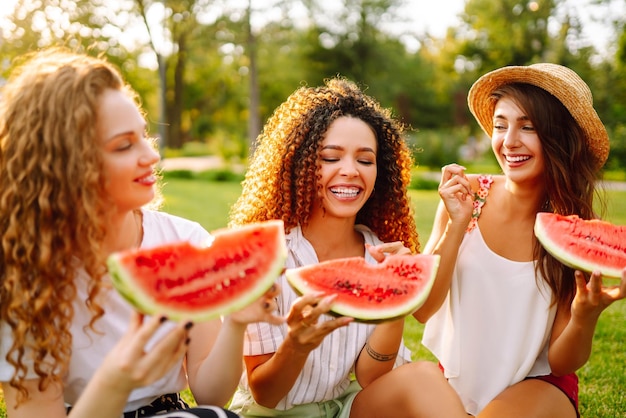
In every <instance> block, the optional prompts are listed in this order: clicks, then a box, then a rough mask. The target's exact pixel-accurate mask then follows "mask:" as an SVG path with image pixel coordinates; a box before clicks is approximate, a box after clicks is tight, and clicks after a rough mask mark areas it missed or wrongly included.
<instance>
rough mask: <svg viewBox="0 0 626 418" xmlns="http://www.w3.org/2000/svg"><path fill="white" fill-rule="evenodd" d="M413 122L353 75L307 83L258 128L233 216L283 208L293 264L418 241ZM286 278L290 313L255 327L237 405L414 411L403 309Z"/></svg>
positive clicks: (287, 412)
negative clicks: (360, 313)
mask: <svg viewBox="0 0 626 418" xmlns="http://www.w3.org/2000/svg"><path fill="white" fill-rule="evenodd" d="M404 129H405V128H404V126H402V125H401V124H400V123H399V122H398V121H396V120H395V119H394V118H392V116H391V113H390V111H389V110H388V109H384V108H382V107H381V106H380V105H379V103H378V102H376V101H375V100H374V99H373V98H371V97H369V96H367V95H366V94H364V93H363V92H362V91H361V90H360V89H359V88H358V86H357V85H356V84H354V83H353V82H350V81H347V80H345V79H342V78H333V79H331V80H328V81H327V82H326V84H325V85H324V86H319V87H302V88H299V89H298V90H296V91H295V92H294V93H293V94H292V95H291V96H290V97H289V98H288V99H287V100H286V101H285V102H284V103H283V104H282V105H280V106H279V107H278V108H277V109H276V111H275V112H274V114H273V115H272V116H271V118H270V119H269V120H268V121H267V123H266V125H265V127H264V129H263V132H262V133H261V135H260V136H259V138H258V141H257V144H256V150H255V153H254V155H253V157H252V161H251V164H250V166H249V169H248V172H247V175H246V178H245V180H244V183H243V191H242V194H241V196H240V198H239V199H238V201H237V202H236V203H235V205H234V207H233V208H232V211H231V218H230V219H231V225H242V224H247V223H250V222H258V221H264V220H269V219H282V220H283V221H284V224H285V228H286V233H287V248H288V260H287V265H286V266H287V268H294V267H298V266H303V265H308V264H314V263H318V262H322V261H325V260H331V259H336V258H341V257H354V256H361V257H363V256H364V257H365V258H366V260H367V261H368V262H370V263H374V262H376V261H380V260H381V259H383V258H384V253H409V252H410V253H417V252H418V250H419V243H418V234H417V231H416V227H415V223H414V218H413V210H412V205H411V202H410V200H409V196H408V194H407V193H408V192H407V190H408V185H409V182H410V178H411V174H410V170H411V167H412V159H411V153H410V150H409V149H408V147H407V144H406V142H405V138H404ZM281 280H282V281H281V282H280V284H281V289H282V291H281V294H280V296H279V297H278V298H277V302H278V312H279V313H280V314H282V315H287V323H286V324H283V325H281V326H278V327H270V326H264V325H263V324H259V326H256V325H251V326H249V327H248V331H247V336H246V343H245V348H244V359H245V363H246V370H247V374H246V376H245V377H244V379H242V383H241V384H240V387H239V389H238V391H237V393H236V394H235V397H234V399H233V402H232V404H231V408H232V409H233V410H235V411H237V412H239V413H240V414H242V415H243V416H246V417H257V416H263V417H266V416H293V417H295V416H298V417H304V416H306V417H348V416H353V417H360V418H364V417H371V416H394V417H402V416H407V417H408V416H411V406H410V403H411V402H412V400H413V398H414V397H413V394H411V393H410V390H411V385H410V381H408V380H406V378H409V379H410V376H411V375H412V374H411V372H410V370H409V369H407V366H410V365H409V364H407V365H402V364H404V363H407V362H409V361H410V353H409V351H408V350H407V349H406V347H405V346H404V345H403V343H402V333H403V327H404V319H403V318H402V319H399V320H394V321H390V322H386V323H381V324H378V325H375V324H364V323H356V322H354V321H353V320H352V318H348V317H338V318H337V317H334V316H331V315H329V314H328V310H329V307H330V305H331V303H332V301H333V295H324V294H308V295H303V296H302V297H300V298H298V295H297V294H296V293H295V292H294V291H293V290H292V289H291V287H290V286H289V285H288V284H287V282H286V281H285V278H284V276H283V277H282V278H281ZM399 365H402V366H401V367H394V366H399ZM353 375H354V376H355V377H356V380H354V379H353V378H352V377H353ZM362 388H363V389H362Z"/></svg>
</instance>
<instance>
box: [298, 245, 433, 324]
mask: <svg viewBox="0 0 626 418" xmlns="http://www.w3.org/2000/svg"><path fill="white" fill-rule="evenodd" d="M439 258H440V257H439V256H438V255H428V254H417V255H389V256H387V257H386V258H385V260H384V261H383V262H382V263H379V264H369V263H367V262H366V261H365V259H364V258H363V257H348V258H340V259H336V260H330V261H325V262H322V263H318V264H312V265H308V266H304V267H299V268H295V269H288V270H287V271H286V276H287V280H288V281H289V283H290V284H291V286H292V287H293V288H294V289H295V290H296V292H298V293H300V294H306V293H312V292H318V291H322V292H325V293H327V294H336V295H337V298H336V299H335V300H334V302H333V304H332V306H331V313H334V314H336V315H343V316H350V317H352V318H354V319H355V320H357V321H361V322H381V321H385V320H391V319H395V318H399V317H402V316H406V315H408V314H411V313H413V312H415V311H416V310H417V309H418V308H419V307H420V306H422V305H423V304H424V302H425V301H426V298H427V297H428V294H429V293H430V290H431V288H432V286H433V283H434V281H435V276H436V275H437V269H438V268H439Z"/></svg>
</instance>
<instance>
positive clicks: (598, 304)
mask: <svg viewBox="0 0 626 418" xmlns="http://www.w3.org/2000/svg"><path fill="white" fill-rule="evenodd" d="M624 298H626V269H624V270H623V271H622V278H621V281H620V284H619V285H617V286H603V285H602V277H601V275H600V274H599V272H594V273H592V274H591V277H590V279H589V282H588V283H587V282H586V280H585V277H584V275H583V273H581V272H580V271H577V272H576V296H575V297H574V301H573V302H572V304H571V307H570V306H563V305H560V306H559V307H558V310H557V315H556V318H555V321H554V325H553V327H552V337H551V341H550V349H549V351H548V360H549V362H550V367H551V369H552V372H553V373H554V374H556V375H564V374H568V373H573V372H575V371H576V370H578V369H579V368H580V367H582V366H583V365H584V364H585V363H586V362H587V360H588V359H589V356H590V355H591V346H592V342H593V335H594V332H595V328H596V325H597V323H598V319H599V317H600V314H601V313H602V312H603V311H604V310H605V309H606V308H608V307H609V306H610V305H611V304H612V303H613V302H615V301H617V300H620V299H624Z"/></svg>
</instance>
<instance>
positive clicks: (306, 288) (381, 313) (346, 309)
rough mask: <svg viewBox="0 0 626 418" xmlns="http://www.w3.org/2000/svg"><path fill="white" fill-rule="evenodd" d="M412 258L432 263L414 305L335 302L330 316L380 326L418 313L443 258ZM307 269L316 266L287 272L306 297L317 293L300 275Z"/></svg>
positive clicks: (434, 255)
mask: <svg viewBox="0 0 626 418" xmlns="http://www.w3.org/2000/svg"><path fill="white" fill-rule="evenodd" d="M412 257H427V258H428V259H429V260H430V263H431V264H430V267H431V270H430V275H429V276H428V277H425V278H424V279H425V283H424V285H423V286H422V287H421V289H420V293H419V295H418V296H419V297H416V298H415V299H413V300H412V301H411V302H412V303H410V304H409V303H405V304H403V305H399V306H397V307H393V308H386V309H381V306H380V305H376V307H375V308H374V309H372V308H356V307H353V306H350V305H349V304H345V303H340V302H334V303H333V304H332V305H331V307H330V311H329V312H328V314H330V315H333V316H346V317H351V318H354V320H355V321H357V322H363V323H373V324H378V323H382V322H387V321H393V320H395V319H399V318H403V317H405V316H407V315H410V314H412V313H413V312H415V311H417V310H418V309H419V308H421V307H422V305H423V304H424V303H425V302H426V300H427V299H428V296H429V295H430V291H431V290H432V287H433V284H434V283H435V278H436V277H437V270H438V268H439V261H440V259H441V257H440V256H439V255H436V254H417V255H413V256H412ZM307 267H314V265H311V266H304V267H299V268H292V269H287V270H286V271H285V276H286V277H287V281H288V282H289V284H290V285H291V287H292V288H293V289H294V291H295V292H296V293H297V294H299V295H304V294H307V293H313V292H316V291H317V289H315V288H313V287H312V286H310V285H309V284H308V283H307V281H305V280H304V279H303V278H302V277H301V275H300V272H301V271H306V269H307Z"/></svg>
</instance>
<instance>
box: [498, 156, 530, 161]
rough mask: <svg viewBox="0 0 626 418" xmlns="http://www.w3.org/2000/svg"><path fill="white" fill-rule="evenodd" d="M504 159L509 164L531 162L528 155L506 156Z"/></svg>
mask: <svg viewBox="0 0 626 418" xmlns="http://www.w3.org/2000/svg"><path fill="white" fill-rule="evenodd" d="M504 159H505V160H506V161H507V162H509V163H521V162H523V161H528V160H530V157H529V156H527V155H518V156H512V155H505V156H504Z"/></svg>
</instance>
